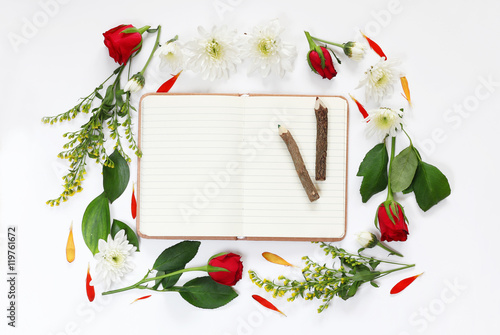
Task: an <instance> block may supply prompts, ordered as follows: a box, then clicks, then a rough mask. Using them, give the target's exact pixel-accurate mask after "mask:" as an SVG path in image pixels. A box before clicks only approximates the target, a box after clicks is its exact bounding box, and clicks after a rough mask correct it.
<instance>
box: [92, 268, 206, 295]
mask: <svg viewBox="0 0 500 335" xmlns="http://www.w3.org/2000/svg"><path fill="white" fill-rule="evenodd" d="M208 266H209V265H204V266H199V267H195V268H187V269H182V270H178V271H174V272H170V273H167V274H164V275H161V276H156V277H151V278H146V277H147V276H148V274H149V273H150V271H149V272H148V273H147V274H146V276H145V277H144V278H143V279H142V280H139V281H138V282H137V283H135V284H133V285H130V286H127V287H123V288H119V289H117V290H112V291H106V292H103V293H102V295H108V294H114V293H118V292H123V291H128V290H132V289H134V288H139V289H146V288H148V287H146V286H141V284H144V283H147V282H150V281H153V280H158V279H163V278H167V277H171V276H175V275H178V274H181V273H184V272H190V271H207V272H208Z"/></svg>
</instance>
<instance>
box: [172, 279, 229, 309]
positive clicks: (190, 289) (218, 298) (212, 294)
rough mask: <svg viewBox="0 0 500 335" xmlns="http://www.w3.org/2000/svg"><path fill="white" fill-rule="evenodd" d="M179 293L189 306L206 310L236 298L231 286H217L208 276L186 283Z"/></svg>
mask: <svg viewBox="0 0 500 335" xmlns="http://www.w3.org/2000/svg"><path fill="white" fill-rule="evenodd" d="M179 293H180V295H181V297H182V298H183V299H184V300H186V301H187V302H189V303H190V304H191V305H193V306H196V307H199V308H206V309H214V308H218V307H221V306H224V305H225V304H227V303H228V302H230V301H231V300H233V299H234V298H236V297H237V296H238V294H237V293H236V292H235V291H234V289H233V288H232V287H231V286H227V285H222V284H219V283H217V282H216V281H214V280H213V279H212V278H210V277H209V276H206V277H198V278H195V279H193V280H190V281H188V282H187V283H186V284H184V286H182V289H181V290H180V291H179Z"/></svg>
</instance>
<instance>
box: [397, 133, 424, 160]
mask: <svg viewBox="0 0 500 335" xmlns="http://www.w3.org/2000/svg"><path fill="white" fill-rule="evenodd" d="M401 130H403V132H404V133H405V135H406V137H408V140H409V141H410V147H411V148H412V150H413V151H414V152H415V155H417V158H418V160H419V162H421V161H422V157H421V156H420V154H419V153H418V151H417V149H416V148H415V147H414V146H413V142H412V141H411V138H410V135H408V133H407V132H406V130H405V129H404V128H403V125H401Z"/></svg>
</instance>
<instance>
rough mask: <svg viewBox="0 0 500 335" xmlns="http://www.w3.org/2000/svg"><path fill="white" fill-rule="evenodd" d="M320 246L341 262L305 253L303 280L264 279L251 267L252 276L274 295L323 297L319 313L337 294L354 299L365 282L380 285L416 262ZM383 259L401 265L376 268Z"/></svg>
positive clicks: (289, 299)
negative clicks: (316, 259) (319, 259)
mask: <svg viewBox="0 0 500 335" xmlns="http://www.w3.org/2000/svg"><path fill="white" fill-rule="evenodd" d="M320 247H321V248H322V249H323V251H324V252H325V254H326V255H331V256H332V259H333V260H334V261H333V264H334V265H335V264H339V263H340V266H337V267H334V266H333V265H332V266H327V265H326V264H319V263H317V262H314V261H313V260H311V259H310V258H309V257H307V256H304V257H303V259H304V260H305V263H306V266H305V267H304V268H303V269H302V275H303V278H304V280H302V281H299V280H292V279H288V278H286V277H285V276H280V277H278V281H275V280H268V279H261V278H260V277H259V276H258V275H257V274H256V273H255V272H254V271H251V270H250V271H249V275H250V279H251V280H252V282H253V283H255V284H256V285H257V286H259V287H262V288H264V289H265V290H266V291H267V292H273V297H282V296H285V295H288V298H287V300H288V301H294V300H295V299H296V298H298V297H300V298H303V299H305V300H313V299H320V300H321V301H322V304H321V305H320V306H319V308H318V313H321V312H323V311H324V310H325V309H327V308H328V306H329V305H330V302H331V300H332V299H333V298H334V297H336V296H337V297H339V298H341V299H343V300H347V299H350V298H352V297H353V296H354V295H355V294H356V293H357V292H358V289H359V287H360V286H361V285H363V284H364V283H370V284H371V285H372V286H374V287H378V284H377V283H375V282H374V280H376V279H378V278H381V277H383V276H385V275H387V274H389V273H391V272H395V271H399V270H403V269H406V268H409V267H413V266H415V265H414V264H402V263H396V262H390V261H385V260H381V259H376V258H373V257H368V256H363V255H361V254H352V253H349V252H347V251H345V250H344V249H342V248H338V247H335V246H332V245H329V244H326V243H323V242H320ZM381 263H385V264H391V265H397V266H399V267H397V268H393V269H390V270H385V271H380V270H376V268H377V267H378V266H379V264H381Z"/></svg>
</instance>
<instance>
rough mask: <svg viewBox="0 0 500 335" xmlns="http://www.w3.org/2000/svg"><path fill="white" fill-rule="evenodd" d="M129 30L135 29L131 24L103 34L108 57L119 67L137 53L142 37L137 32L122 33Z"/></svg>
mask: <svg viewBox="0 0 500 335" xmlns="http://www.w3.org/2000/svg"><path fill="white" fill-rule="evenodd" d="M129 28H133V29H135V27H134V26H133V25H131V24H129V25H124V24H122V25H120V26H118V27H115V28H113V29H110V30H108V31H107V32H105V33H104V34H103V36H104V44H105V45H106V46H107V47H108V49H109V55H110V56H111V58H113V59H114V60H115V62H117V63H118V64H120V65H123V64H125V63H127V61H128V59H129V58H130V56H132V54H133V53H134V52H135V51H137V49H138V48H139V46H140V44H141V42H142V35H141V33H140V32H138V31H137V32H131V33H122V31H124V30H125V29H129Z"/></svg>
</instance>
